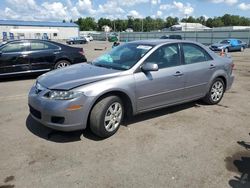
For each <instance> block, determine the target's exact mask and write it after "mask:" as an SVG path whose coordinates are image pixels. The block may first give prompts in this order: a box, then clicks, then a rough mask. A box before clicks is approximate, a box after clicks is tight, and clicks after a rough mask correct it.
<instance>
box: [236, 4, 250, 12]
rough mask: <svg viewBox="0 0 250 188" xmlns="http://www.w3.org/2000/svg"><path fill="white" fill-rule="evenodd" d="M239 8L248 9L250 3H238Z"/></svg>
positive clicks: (249, 8)
mask: <svg viewBox="0 0 250 188" xmlns="http://www.w3.org/2000/svg"><path fill="white" fill-rule="evenodd" d="M238 7H239V9H241V10H250V3H249V4H246V3H241V4H239V5H238Z"/></svg>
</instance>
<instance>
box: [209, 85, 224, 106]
mask: <svg viewBox="0 0 250 188" xmlns="http://www.w3.org/2000/svg"><path fill="white" fill-rule="evenodd" d="M223 92H224V86H223V84H222V83H221V82H220V81H217V82H215V83H214V84H213V86H212V89H211V99H212V100H213V101H214V102H217V101H219V100H220V99H221V97H222V95H223Z"/></svg>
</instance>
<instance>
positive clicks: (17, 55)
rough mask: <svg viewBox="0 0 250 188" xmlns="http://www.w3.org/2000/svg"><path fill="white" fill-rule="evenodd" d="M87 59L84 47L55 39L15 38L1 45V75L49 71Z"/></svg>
mask: <svg viewBox="0 0 250 188" xmlns="http://www.w3.org/2000/svg"><path fill="white" fill-rule="evenodd" d="M86 61H87V60H86V57H85V55H84V51H83V49H82V48H73V47H70V46H67V45H64V44H60V43H57V42H53V41H44V40H37V39H30V40H28V39H25V40H13V41H9V42H7V43H5V44H3V45H1V46H0V76H9V75H16V74H28V73H34V72H43V71H49V70H52V69H57V68H62V67H66V66H69V65H71V64H76V63H81V62H86Z"/></svg>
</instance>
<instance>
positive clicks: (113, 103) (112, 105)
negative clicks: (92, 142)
mask: <svg viewBox="0 0 250 188" xmlns="http://www.w3.org/2000/svg"><path fill="white" fill-rule="evenodd" d="M123 114H124V107H123V104H122V101H121V99H120V98H119V97H117V96H108V97H105V98H103V99H102V100H100V101H99V102H98V103H97V104H96V105H95V106H94V108H93V109H92V111H91V114H90V129H91V131H92V132H93V133H94V134H96V135H97V136H99V137H103V138H107V137H110V136H112V135H113V134H115V133H116V131H117V130H118V129H119V127H120V124H121V122H122V119H123Z"/></svg>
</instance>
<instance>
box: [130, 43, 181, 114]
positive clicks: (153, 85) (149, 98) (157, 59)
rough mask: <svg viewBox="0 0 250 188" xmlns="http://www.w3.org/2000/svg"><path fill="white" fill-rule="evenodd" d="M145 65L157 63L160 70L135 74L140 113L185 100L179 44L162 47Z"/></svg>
mask: <svg viewBox="0 0 250 188" xmlns="http://www.w3.org/2000/svg"><path fill="white" fill-rule="evenodd" d="M144 63H156V64H158V67H159V70H158V71H151V72H142V71H140V72H137V73H135V74H134V78H135V81H136V98H137V100H136V101H137V110H138V111H139V112H140V111H146V110H149V109H152V108H158V107H161V106H165V105H170V104H174V103H177V102H179V101H181V100H182V99H183V94H184V86H185V85H184V82H185V75H184V74H183V72H184V67H183V65H182V64H181V58H180V50H179V45H178V44H168V45H164V46H161V47H160V48H158V49H157V50H155V51H154V52H153V53H152V54H151V55H150V56H149V57H148V58H147V59H146V60H145V62H144Z"/></svg>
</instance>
